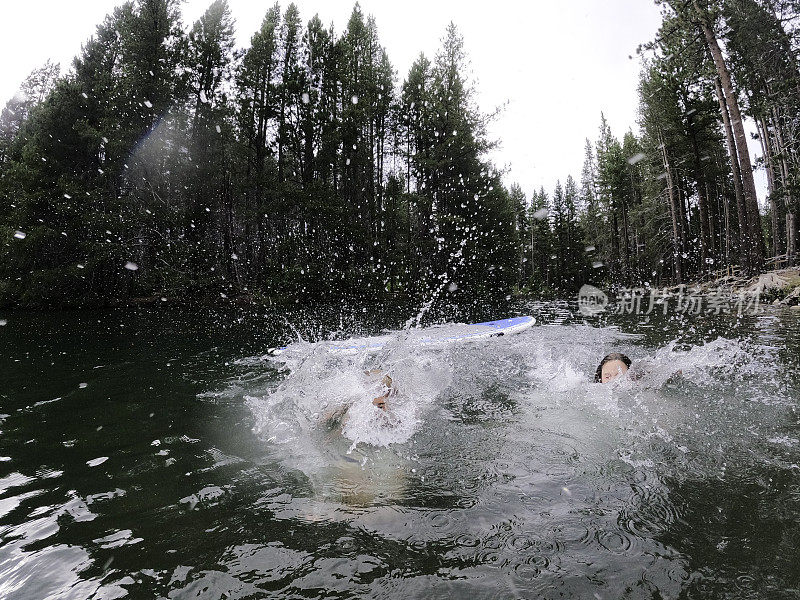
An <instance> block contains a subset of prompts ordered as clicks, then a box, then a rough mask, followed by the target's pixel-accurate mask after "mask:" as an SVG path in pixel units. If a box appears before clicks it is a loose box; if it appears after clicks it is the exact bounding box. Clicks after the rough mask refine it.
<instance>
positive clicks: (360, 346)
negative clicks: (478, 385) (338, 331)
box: [270, 316, 536, 355]
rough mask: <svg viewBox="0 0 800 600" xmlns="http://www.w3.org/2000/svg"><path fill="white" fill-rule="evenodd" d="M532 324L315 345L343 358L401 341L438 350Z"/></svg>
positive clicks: (459, 327) (521, 321)
mask: <svg viewBox="0 0 800 600" xmlns="http://www.w3.org/2000/svg"><path fill="white" fill-rule="evenodd" d="M534 323H536V319H534V318H533V317H530V316H523V317H511V318H508V319H499V320H497V321H487V322H485V323H472V324H464V323H455V324H447V325H436V326H433V327H426V328H424V329H410V330H407V331H402V332H398V333H395V334H390V335H379V336H373V337H364V338H352V339H349V340H340V341H333V342H318V343H317V344H316V345H319V346H323V347H324V348H325V350H326V351H327V352H331V353H344V354H356V353H359V352H374V351H377V350H380V349H381V348H383V347H384V346H387V345H389V344H392V343H396V342H400V341H402V342H404V343H407V344H409V345H418V346H439V345H445V344H450V343H454V342H460V341H471V340H479V339H484V338H490V337H498V336H501V335H509V334H515V333H519V332H520V331H524V330H526V329H528V328H530V327H532V326H533V325H534ZM290 347H291V346H284V347H282V348H275V349H274V350H272V351H271V352H270V354H272V355H277V354H282V353H283V352H284V351H286V350H287V348H290Z"/></svg>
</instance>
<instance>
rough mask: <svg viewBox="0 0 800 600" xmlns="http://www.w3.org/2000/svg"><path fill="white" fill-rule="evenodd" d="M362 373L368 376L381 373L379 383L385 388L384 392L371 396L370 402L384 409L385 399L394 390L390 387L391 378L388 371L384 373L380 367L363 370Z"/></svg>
mask: <svg viewBox="0 0 800 600" xmlns="http://www.w3.org/2000/svg"><path fill="white" fill-rule="evenodd" d="M364 373H365V374H366V375H370V376H377V375H381V374H382V375H383V378H381V383H382V384H383V386H384V388H385V389H386V392H385V393H384V394H383V395H381V396H378V397H377V398H373V399H372V403H373V404H374V405H375V406H377V407H378V408H380V409H381V410H386V399H387V398H388V397H389V396H391V395H392V393H393V392H394V388H393V387H392V383H393V382H392V378H391V377H389V375H388V373H384V372H383V371H381V370H380V369H372V370H371V371H365V372H364Z"/></svg>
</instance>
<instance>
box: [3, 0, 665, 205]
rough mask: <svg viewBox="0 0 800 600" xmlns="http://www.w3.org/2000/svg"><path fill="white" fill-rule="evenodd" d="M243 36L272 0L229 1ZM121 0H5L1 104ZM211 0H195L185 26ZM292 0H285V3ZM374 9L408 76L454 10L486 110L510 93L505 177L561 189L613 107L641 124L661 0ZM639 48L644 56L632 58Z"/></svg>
mask: <svg viewBox="0 0 800 600" xmlns="http://www.w3.org/2000/svg"><path fill="white" fill-rule="evenodd" d="M228 1H229V4H230V7H231V11H232V13H233V15H234V17H235V19H236V25H237V39H238V43H239V46H240V47H243V46H248V45H249V41H250V37H251V36H252V34H253V33H254V32H255V31H256V30H257V29H258V28H259V26H260V24H261V21H262V19H263V17H264V13H265V12H266V10H267V8H268V7H269V6H270V5H271V4H272V0H266V1H264V2H253V1H251V0H228ZM120 3H121V2H120V1H118V0H81V1H79V2H65V1H64V0H26V1H23V2H11V1H10V0H4V1H3V6H2V8H0V106H1V105H3V104H5V102H6V101H7V100H8V99H9V98H10V97H11V96H13V95H14V93H15V92H16V90H17V87H18V85H19V83H20V82H21V81H22V80H23V79H24V78H25V76H26V75H27V74H28V73H29V72H30V71H31V70H32V69H34V68H35V67H37V66H39V65H41V64H43V63H44V62H45V61H46V60H47V59H48V58H50V59H52V60H54V61H56V62H60V63H61V64H62V71H63V69H65V68H67V67H69V66H70V64H71V60H72V57H73V56H75V55H76V54H77V53H78V52H80V49H81V44H82V43H83V42H85V41H86V40H87V39H88V38H89V37H90V36H91V35H92V34H93V32H94V30H95V27H96V26H97V25H98V24H99V23H100V22H101V21H102V20H103V18H104V17H105V15H106V14H108V13H109V12H111V10H112V9H113V7H114V6H116V5H117V4H120ZM210 3H211V0H186V1H185V3H184V5H183V20H184V24H185V25H187V26H188V25H190V24H191V23H193V22H194V21H195V20H196V19H197V18H198V17H199V16H200V15H201V14H202V13H203V11H205V9H206V8H207V7H208V5H209V4H210ZM295 3H296V4H297V5H298V7H299V9H300V13H301V17H302V18H303V21H308V19H310V18H311V17H312V16H313V15H314V14H315V13H318V14H319V15H320V18H321V19H322V21H323V22H324V23H326V24H328V23H331V22H332V23H333V24H334V26H335V28H336V30H337V32H341V31H342V30H343V29H344V27H345V25H346V23H347V19H348V18H349V16H350V13H351V11H352V8H353V5H354V2H353V1H352V0H297V1H296V2H295ZM287 5H288V1H286V0H283V1H281V7H282V9H285V8H286V6H287ZM361 8H362V10H363V12H364V13H365V14H372V15H374V16H375V19H376V21H377V25H378V32H379V35H380V38H381V42H382V43H383V45H384V46H385V47H386V49H387V51H388V54H389V58H390V59H391V61H392V63H393V65H394V67H395V69H396V71H397V77H398V83H401V82H402V81H403V79H404V78H405V76H406V74H407V72H408V68H409V67H410V65H411V63H412V62H413V61H414V59H415V58H416V57H417V56H418V55H419V53H420V52H425V54H426V55H428V56H429V57H431V58H432V57H433V56H434V54H435V52H436V49H437V48H438V46H439V42H440V39H441V37H442V35H443V34H444V30H445V27H446V26H447V24H448V23H449V22H450V21H451V20H452V21H453V22H455V24H456V25H457V26H458V27H459V29H460V31H461V33H462V34H463V36H464V42H465V48H466V50H467V53H468V55H469V57H470V59H471V64H472V71H473V77H474V79H475V81H476V83H477V91H478V102H479V104H480V106H481V108H482V109H483V110H485V111H489V110H492V109H493V108H494V107H496V106H499V105H501V104H503V103H505V102H506V101H508V102H509V104H508V106H507V107H506V108H505V110H504V112H503V113H502V115H501V116H500V117H499V118H498V120H497V121H496V123H495V124H494V126H493V127H492V129H491V134H492V136H493V137H494V138H495V139H498V140H499V141H500V142H501V148H500V149H499V150H497V151H495V152H494V153H493V155H492V159H493V160H494V162H495V163H496V164H497V165H498V166H501V167H503V166H505V167H508V169H509V174H508V175H507V177H506V182H507V183H509V184H510V183H511V182H513V181H517V182H519V183H520V184H521V185H522V187H523V189H524V190H525V192H526V194H527V195H528V196H530V193H531V192H532V191H533V190H534V189H538V187H539V186H541V185H544V186H545V188H546V189H547V190H548V191H551V190H552V188H553V186H554V185H555V182H556V180H557V179H561V181H562V183H563V181H564V179H566V176H567V175H568V174H572V176H573V177H575V179H576V180H578V179H579V178H580V170H581V166H582V164H583V153H584V140H585V138H587V137H588V138H589V139H590V140H592V141H593V142H594V140H595V139H596V138H597V133H598V128H599V124H600V112H601V111H603V112H604V113H605V115H606V118H607V119H608V121H609V124H610V125H611V129H612V131H613V133H614V134H615V135H616V136H617V137H620V138H621V137H622V135H623V134H624V133H625V132H626V131H627V130H628V129H629V128H632V129H633V130H634V131H636V130H637V127H636V110H637V94H636V86H637V80H638V72H639V58H638V56H636V54H635V50H636V46H637V45H638V44H640V43H642V42H646V41H648V40H651V39H652V38H653V36H654V34H655V32H656V30H657V29H658V26H659V23H660V17H659V12H658V9H657V7H656V6H655V5H654V3H653V2H652V1H651V0H568V1H563V2H552V1H543V0H530V1H527V2H521V1H519V0H517V1H514V0H493V1H492V2H473V1H469V0H460V1H450V0H446V1H434V0H403V1H402V2H398V1H390V2H387V1H378V0H362V1H361ZM629 56H632V57H633V59H630V58H629Z"/></svg>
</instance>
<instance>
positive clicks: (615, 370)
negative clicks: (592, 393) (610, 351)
mask: <svg viewBox="0 0 800 600" xmlns="http://www.w3.org/2000/svg"><path fill="white" fill-rule="evenodd" d="M627 370H628V367H627V366H626V365H625V363H624V362H622V361H621V360H610V361H608V362H607V363H606V364H604V365H603V383H608V382H609V381H611V380H612V379H616V378H617V377H619V376H620V375H622V374H623V373H625V372H626V371H627Z"/></svg>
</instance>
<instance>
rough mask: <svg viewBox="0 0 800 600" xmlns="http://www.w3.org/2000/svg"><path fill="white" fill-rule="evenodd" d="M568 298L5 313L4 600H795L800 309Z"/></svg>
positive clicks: (0, 547) (0, 408) (799, 518)
mask: <svg viewBox="0 0 800 600" xmlns="http://www.w3.org/2000/svg"><path fill="white" fill-rule="evenodd" d="M576 308H577V307H576V306H573V305H568V304H556V303H554V304H537V303H515V304H513V305H511V306H510V307H509V308H504V309H497V311H495V312H494V313H493V312H492V311H491V310H487V311H484V314H483V315H481V316H483V317H494V318H498V317H503V316H507V315H509V314H532V315H534V316H535V317H536V318H537V320H538V323H537V325H536V326H535V327H534V328H532V329H530V330H527V331H525V332H523V333H520V334H518V335H515V336H505V337H502V338H494V339H490V340H484V341H482V342H473V343H468V344H451V345H448V346H445V347H432V348H420V347H419V346H417V345H414V344H413V343H410V342H408V341H407V340H404V339H403V337H402V336H400V335H398V336H397V341H396V343H393V344H391V345H390V346H389V347H387V348H385V349H384V350H382V351H381V352H379V353H377V354H373V355H363V354H361V355H359V354H357V355H341V354H329V353H326V352H324V347H323V346H312V345H310V344H304V343H298V344H295V345H294V346H292V348H290V351H289V352H286V353H284V354H283V355H281V356H280V357H279V360H276V359H272V358H270V357H268V356H265V354H266V352H267V349H268V348H269V347H271V346H276V345H282V344H285V343H286V342H288V341H291V340H292V339H293V338H294V339H296V337H297V336H298V335H299V336H301V337H303V338H305V339H312V340H317V339H330V338H342V337H346V336H347V335H350V334H355V335H365V334H374V333H378V332H380V331H381V330H383V328H388V329H389V330H394V331H396V330H397V329H398V328H400V327H401V326H402V324H403V323H404V322H405V321H406V319H408V318H409V317H410V316H413V311H412V312H409V311H407V310H406V311H403V310H399V309H391V308H388V307H383V308H381V309H380V310H378V309H377V308H376V307H369V308H364V307H354V308H353V307H351V308H346V309H333V308H330V307H329V308H327V309H325V310H322V309H320V310H310V309H306V310H295V311H283V312H279V311H270V312H267V313H266V314H264V311H257V310H255V309H236V308H228V309H224V310H223V309H219V310H210V309H203V310H194V311H191V312H190V311H188V310H183V311H181V310H178V309H175V308H166V307H151V308H142V309H124V310H123V309H119V310H115V311H106V312H98V313H60V314H38V313H18V312H5V313H3V314H0V318H2V319H5V320H6V325H4V326H2V327H0V361H2V362H1V363H0V364H1V365H2V387H1V388H0V413H2V415H0V598H12V599H35V600H39V599H45V598H58V599H70V600H71V599H80V600H86V599H101V598H102V599H111V598H123V597H128V598H208V599H219V598H227V599H233V598H237V599H239V598H318V597H319V598H322V597H335V598H453V597H468V598H471V599H474V598H516V597H541V598H589V599H594V598H598V599H612V598H613V599H618V598H631V599H633V598H642V599H645V598H646V599H652V598H798V597H800V543H798V540H799V539H800V416H799V415H798V412H797V410H798V403H799V402H800V383H799V380H798V377H797V372H798V367H800V315H798V312H797V311H789V310H784V311H777V310H775V311H772V309H768V310H767V312H765V313H764V314H761V315H750V316H744V317H741V318H736V317H733V316H726V315H720V316H697V317H692V318H690V317H686V318H682V319H681V318H675V317H674V316H671V317H660V318H655V320H652V321H648V320H646V319H643V318H641V317H636V316H620V317H613V316H608V317H606V316H601V317H592V318H589V319H585V318H583V317H581V316H580V315H579V314H578V313H577V311H576ZM611 351H622V352H625V353H627V354H628V355H629V356H630V357H631V358H632V359H633V360H634V369H633V371H635V372H636V375H637V377H636V378H633V377H628V376H626V377H623V378H622V379H621V380H619V381H617V382H614V383H612V384H610V385H596V384H593V383H592V376H593V373H594V369H595V367H596V365H597V363H598V361H599V360H600V358H601V357H602V356H603V355H604V354H606V353H608V352H611ZM369 369H380V370H383V371H386V372H388V373H390V375H391V376H392V378H393V381H394V385H395V388H396V393H395V395H394V396H391V397H390V399H389V400H390V403H389V410H388V411H386V412H383V411H380V410H379V409H377V408H376V407H374V406H373V405H372V402H371V399H372V398H373V397H374V396H375V395H376V394H379V393H380V391H379V387H380V383H379V381H376V379H375V378H372V379H370V378H369V377H367V376H365V375H364V371H365V370H369ZM633 371H632V373H631V374H633ZM331 412H338V414H340V415H341V418H339V419H338V420H337V419H334V420H330V419H326V418H325V417H326V415H327V414H328V413H331Z"/></svg>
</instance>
